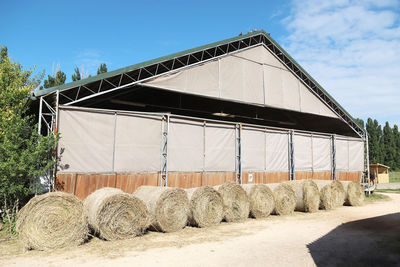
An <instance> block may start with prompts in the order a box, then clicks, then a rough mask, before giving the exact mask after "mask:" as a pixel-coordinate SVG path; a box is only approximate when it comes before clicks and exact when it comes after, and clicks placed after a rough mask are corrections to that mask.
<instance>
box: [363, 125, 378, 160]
mask: <svg viewBox="0 0 400 267" xmlns="http://www.w3.org/2000/svg"><path fill="white" fill-rule="evenodd" d="M366 129H367V132H368V149H369V160H370V162H371V163H378V162H380V153H379V136H378V129H377V128H376V126H375V124H374V121H373V120H372V119H371V118H368V120H367V124H366Z"/></svg>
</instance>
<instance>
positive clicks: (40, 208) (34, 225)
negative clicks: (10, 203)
mask: <svg viewBox="0 0 400 267" xmlns="http://www.w3.org/2000/svg"><path fill="white" fill-rule="evenodd" d="M16 230H17V232H18V235H19V239H20V240H21V242H22V244H23V245H24V247H25V248H27V249H38V250H50V249H55V248H64V247H73V246H78V245H80V244H82V243H83V242H84V241H85V240H86V239H87V236H88V233H89V227H88V222H87V217H86V215H85V212H84V209H83V204H82V201H80V200H79V199H78V198H77V197H76V196H74V195H71V194H67V193H63V192H51V193H46V194H43V195H39V196H36V197H34V198H32V199H31V200H29V202H28V203H27V204H26V205H25V206H24V207H23V208H22V209H21V210H20V211H19V213H18V215H17V223H16Z"/></svg>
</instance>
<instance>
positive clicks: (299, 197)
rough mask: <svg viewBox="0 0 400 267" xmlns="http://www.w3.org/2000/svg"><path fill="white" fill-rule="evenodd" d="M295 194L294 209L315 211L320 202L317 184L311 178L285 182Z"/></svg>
mask: <svg viewBox="0 0 400 267" xmlns="http://www.w3.org/2000/svg"><path fill="white" fill-rule="evenodd" d="M286 183H287V184H288V185H290V186H291V187H292V189H293V191H294V192H295V194H296V207H295V210H296V211H304V212H317V211H318V209H319V203H320V193H319V190H318V186H317V184H316V183H315V182H313V181H312V180H296V181H289V182H286Z"/></svg>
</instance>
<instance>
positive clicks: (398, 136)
mask: <svg viewBox="0 0 400 267" xmlns="http://www.w3.org/2000/svg"><path fill="white" fill-rule="evenodd" d="M393 136H394V144H395V150H396V152H395V169H396V170H399V169H400V132H399V127H398V126H397V125H394V126H393Z"/></svg>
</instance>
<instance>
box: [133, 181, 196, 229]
mask: <svg viewBox="0 0 400 267" xmlns="http://www.w3.org/2000/svg"><path fill="white" fill-rule="evenodd" d="M133 195H134V196H135V197H137V198H139V199H140V200H142V201H143V202H144V203H145V204H146V206H147V208H148V210H149V211H150V213H151V214H152V215H153V223H152V224H151V229H153V230H155V231H160V232H175V231H178V230H180V229H182V228H184V227H185V226H186V224H187V220H188V215H189V199H188V196H187V193H186V191H185V190H183V189H181V188H173V187H160V186H141V187H139V188H138V189H137V190H136V191H135V193H134V194H133Z"/></svg>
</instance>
